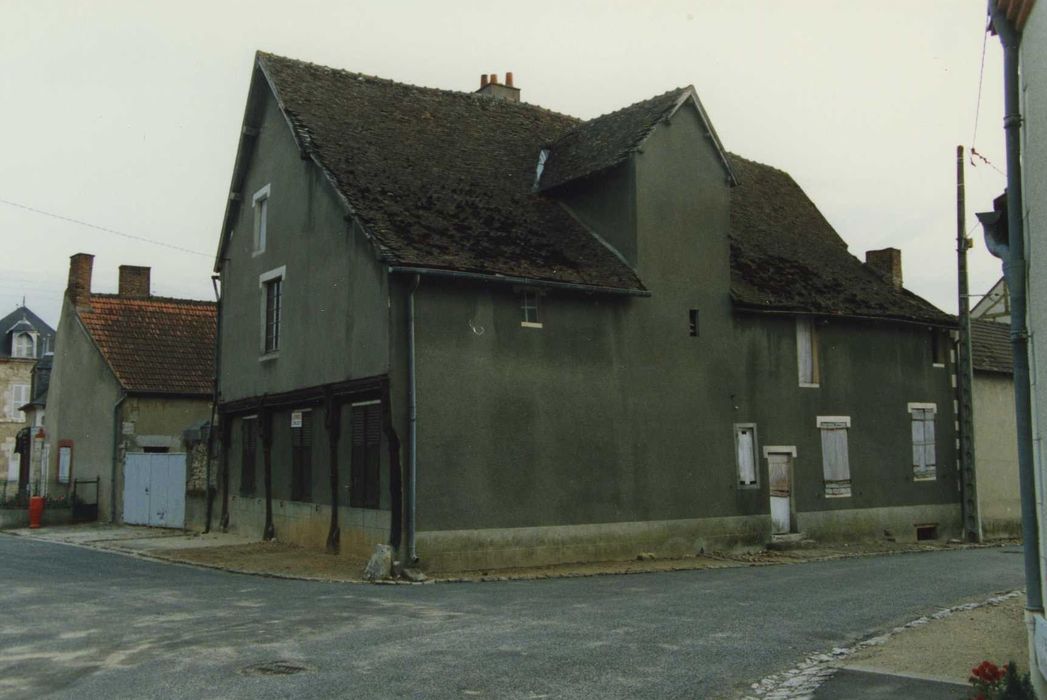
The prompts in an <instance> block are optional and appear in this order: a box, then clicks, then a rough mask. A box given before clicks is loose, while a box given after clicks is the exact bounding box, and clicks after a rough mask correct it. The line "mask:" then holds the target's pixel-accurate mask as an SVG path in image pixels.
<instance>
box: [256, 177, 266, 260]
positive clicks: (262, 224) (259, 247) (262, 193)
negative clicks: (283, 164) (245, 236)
mask: <svg viewBox="0 0 1047 700" xmlns="http://www.w3.org/2000/svg"><path fill="white" fill-rule="evenodd" d="M252 206H253V207H254V252H255V253H264V252H265V245H266V241H267V239H268V237H269V185H266V186H265V187H263V188H262V189H260V190H258V191H257V192H255V193H254V199H253V202H252Z"/></svg>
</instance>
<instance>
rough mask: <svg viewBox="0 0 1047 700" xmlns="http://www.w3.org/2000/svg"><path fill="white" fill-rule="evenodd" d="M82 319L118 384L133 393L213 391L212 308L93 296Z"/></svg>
mask: <svg viewBox="0 0 1047 700" xmlns="http://www.w3.org/2000/svg"><path fill="white" fill-rule="evenodd" d="M78 313H79V316H80V320H81V321H82V322H83V324H84V327H85V328H86V329H87V332H88V333H89V334H90V336H91V338H92V340H94V343H95V345H96V346H97V347H98V350H99V351H100V352H101V353H102V357H104V358H105V361H106V362H107V363H108V364H109V367H110V369H112V371H113V374H114V375H116V378H117V380H118V381H119V382H120V384H121V386H123V388H124V389H125V390H126V391H128V392H132V393H150V394H152V393H156V394H196V395H199V396H210V395H211V393H212V391H213V390H214V371H215V370H214V353H215V348H214V343H215V304H214V303H213V302H207V301H195V300H190V299H168V298H164V297H148V298H126V297H120V296H116V295H108V294H92V295H91V306H90V309H89V310H85V309H81V310H80V311H79V312H78Z"/></svg>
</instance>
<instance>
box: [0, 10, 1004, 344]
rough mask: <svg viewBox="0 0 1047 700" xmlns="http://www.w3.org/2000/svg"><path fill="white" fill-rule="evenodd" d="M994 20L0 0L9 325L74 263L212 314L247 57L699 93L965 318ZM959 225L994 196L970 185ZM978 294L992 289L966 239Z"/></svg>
mask: <svg viewBox="0 0 1047 700" xmlns="http://www.w3.org/2000/svg"><path fill="white" fill-rule="evenodd" d="M985 6H986V3H985V2H984V0H938V1H935V0H921V1H920V2H917V3H912V2H900V1H898V2H892V1H890V0H870V1H867V2H863V1H859V0H848V1H847V2H837V1H831V2H830V1H825V2H814V1H811V2H807V1H799V0H793V1H790V2H780V1H761V2H757V1H754V0H737V1H731V2H727V1H726V0H724V1H722V2H704V1H703V2H698V1H685V0H681V1H679V2H676V1H666V2H662V1H660V0H658V1H646V2H569V1H567V0H556V1H545V0H529V1H528V2H525V3H524V2H511V3H510V2H497V1H495V0H485V1H484V2H475V3H474V2H412V1H408V0H402V1H400V2H396V1H393V0H385V1H382V2H351V1H347V0H337V1H335V0H332V1H330V2H319V1H313V2H306V1H302V0H297V1H296V2H286V1H281V2H269V1H266V0H252V1H251V2H221V1H220V0H208V1H207V2H192V1H187V0H181V1H180V2H176V3H152V2H142V1H141V0H135V1H127V2H121V1H115V0H114V1H104V0H92V1H91V2H72V1H64V2H63V1H59V0H53V1H51V0H24V1H23V0H0V96H2V98H0V99H2V101H0V105H2V109H0V200H5V201H6V202H14V203H17V204H19V205H23V206H26V207H31V208H33V209H38V210H42V211H47V212H50V213H54V214H58V215H61V216H65V217H69V218H73V219H77V220H81V221H84V222H88V223H90V224H93V225H95V226H99V227H103V228H107V229H113V230H115V231H119V232H122V233H126V234H130V235H132V236H139V237H144V238H149V239H155V240H156V241H160V242H163V243H166V244H168V245H171V246H177V247H179V248H185V249H188V250H191V251H197V252H198V253H200V254H192V253H188V252H183V251H180V250H175V249H172V248H165V247H161V246H158V245H151V244H147V243H141V242H138V241H135V240H132V239H128V238H123V237H120V236H117V235H115V234H112V233H107V232H103V231H100V230H97V229H93V228H88V227H86V226H83V225H79V224H76V223H71V222H68V221H63V220H59V219H55V218H51V217H48V216H44V215H42V214H39V213H34V212H30V211H27V210H25V209H20V208H17V207H15V206H11V205H10V204H5V203H0V245H2V247H0V250H2V251H3V254H2V255H0V315H2V314H3V313H6V312H7V311H8V310H9V309H12V308H13V307H14V306H15V305H16V304H18V303H20V302H21V299H22V297H23V296H25V298H26V303H27V304H28V305H29V307H30V308H32V309H33V310H34V311H36V312H37V313H39V314H40V315H41V316H42V317H43V318H44V319H45V320H47V321H48V322H50V323H52V324H56V323H57V320H58V312H59V309H60V306H61V299H62V292H63V289H64V287H65V282H66V276H67V271H68V259H69V256H70V255H72V254H73V253H77V252H88V253H93V254H94V255H95V256H96V257H95V278H94V279H95V283H94V291H101V292H111V291H115V288H116V270H117V266H118V265H120V264H134V265H148V266H151V267H152V268H153V289H154V292H155V293H157V294H163V295H167V296H185V297H196V298H213V293H212V291H211V283H210V279H209V276H210V272H211V264H212V260H213V253H214V250H215V247H216V244H217V238H218V232H219V227H220V225H221V220H222V214H223V211H224V206H225V200H226V195H227V193H228V189H229V182H230V177H231V174H232V167H233V158H234V155H235V152H236V146H237V138H238V134H239V128H240V122H241V119H242V117H243V110H244V102H245V99H246V95H247V87H248V81H249V78H250V75H251V66H252V60H253V55H254V52H255V50H257V49H261V50H265V51H271V52H274V53H278V54H282V55H285V56H291V57H294V58H300V59H304V60H308V61H313V62H315V63H321V64H325V65H329V66H334V67H337V68H346V69H349V70H353V71H359V72H363V73H369V74H373V75H378V76H382V77H386V78H391V79H394V80H397V81H401V82H406V83H414V84H418V85H424V86H431V87H440V88H447V89H454V90H474V89H476V88H477V87H478V86H479V76H480V74H481V73H485V72H486V73H498V74H499V75H501V74H504V72H505V71H513V72H514V74H515V78H516V85H517V86H518V87H520V88H522V98H523V100H524V101H526V102H532V103H535V104H539V105H542V106H544V107H548V108H550V109H553V110H556V111H560V112H565V113H568V114H572V115H575V116H578V117H583V118H590V117H594V116H597V115H599V114H603V113H605V112H609V111H613V110H615V109H618V108H620V107H623V106H625V105H628V104H630V103H632V102H635V101H637V100H641V99H644V98H647V97H650V96H652V95H655V94H658V93H661V92H664V91H665V90H667V89H670V88H673V87H678V86H682V85H688V84H693V85H694V86H695V87H696V88H697V90H698V93H699V95H700V96H701V98H702V101H703V103H704V104H705V107H706V109H707V110H708V112H709V115H710V117H711V118H712V120H713V123H714V124H715V126H716V129H717V131H718V133H719V135H720V137H721V138H722V140H723V142H724V144H725V145H726V147H727V148H728V149H729V150H731V151H733V152H735V153H738V154H740V155H744V156H746V157H748V158H752V159H755V160H759V161H762V162H765V163H768V164H771V165H774V166H776V167H779V168H782V169H784V170H787V171H788V172H789V173H791V174H792V176H793V177H794V178H795V179H796V180H797V181H798V182H799V183H800V185H801V186H802V187H803V188H804V189H805V190H806V191H807V193H808V194H809V195H810V196H811V198H812V199H813V200H814V201H815V203H816V204H817V205H818V207H819V208H820V209H821V211H822V213H823V214H825V216H826V217H827V218H828V220H829V221H830V222H831V223H832V224H833V225H834V226H835V227H836V230H837V231H839V233H840V235H841V236H843V238H844V239H845V240H846V241H847V243H848V245H849V246H850V249H851V252H852V253H853V254H855V255H857V256H858V257H863V256H864V251H865V250H868V249H871V248H881V247H885V246H896V247H899V248H901V249H902V251H903V257H902V259H903V266H904V275H905V282H906V286H907V287H909V288H910V289H911V290H913V291H914V292H916V293H918V294H920V295H922V296H924V297H925V298H927V299H928V300H930V301H931V302H933V303H935V304H937V305H938V306H940V307H941V308H943V309H945V310H948V311H950V312H955V309H956V303H955V285H956V273H955V269H956V265H955V253H954V250H955V235H956V234H955V232H956V204H955V202H956V200H955V192H956V184H955V148H956V146H957V145H964V146H970V145H971V144H972V139H973V142H974V145H975V146H976V147H977V149H978V151H979V152H982V153H984V154H985V156H986V157H987V158H989V160H991V161H992V162H993V163H994V164H995V165H996V166H997V167H999V168H1000V169H1003V168H1004V149H1003V130H1002V126H1001V122H1002V68H1001V51H1000V46H999V41H998V39H996V38H995V37H990V38H989V41H988V47H987V51H986V57H985V69H984V85H983V87H982V98H981V109H980V120H979V126H978V130H977V134H976V135H975V134H974V127H975V115H976V109H977V107H978V101H977V97H978V85H979V66H980V65H981V57H982V46H983V37H984V27H985V24H986V21H985ZM967 180H968V188H967V189H968V207H967V210H968V226H969V227H972V226H974V224H975V222H976V220H975V219H974V217H973V212H974V211H979V210H985V209H988V208H991V200H992V197H993V196H994V195H996V194H998V193H999V192H1001V191H1002V190H1003V187H1004V177H1003V175H1002V174H1000V173H999V172H997V171H995V170H993V169H992V168H991V167H990V166H988V165H985V164H984V163H979V165H978V167H976V168H971V167H968V170H967ZM973 236H974V238H975V244H976V245H975V249H974V250H973V251H972V255H971V268H972V271H971V289H972V292H984V291H987V290H988V288H989V287H990V286H991V285H992V284H993V282H995V281H996V279H997V278H998V277H999V276H1000V265H999V261H997V260H996V259H995V258H992V257H991V256H990V255H989V254H988V253H987V252H986V250H985V246H984V244H983V243H982V240H981V232H980V230H977V231H975V232H974V233H973Z"/></svg>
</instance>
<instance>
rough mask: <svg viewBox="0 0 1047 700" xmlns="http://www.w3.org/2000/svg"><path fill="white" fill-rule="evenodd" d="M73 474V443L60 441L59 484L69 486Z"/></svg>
mask: <svg viewBox="0 0 1047 700" xmlns="http://www.w3.org/2000/svg"><path fill="white" fill-rule="evenodd" d="M72 473H73V441H72V440H59V441H58V483H60V484H68V483H69V478H70V476H71V475H72Z"/></svg>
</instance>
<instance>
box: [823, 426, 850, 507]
mask: <svg viewBox="0 0 1047 700" xmlns="http://www.w3.org/2000/svg"><path fill="white" fill-rule="evenodd" d="M850 427H851V419H850V418H848V417H847V416H819V417H818V429H819V430H820V431H821V434H822V477H823V479H824V481H825V496H826V498H845V497H848V496H850V495H851V464H850V460H849V457H848V454H847V430H848V429H849V428H850Z"/></svg>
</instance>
